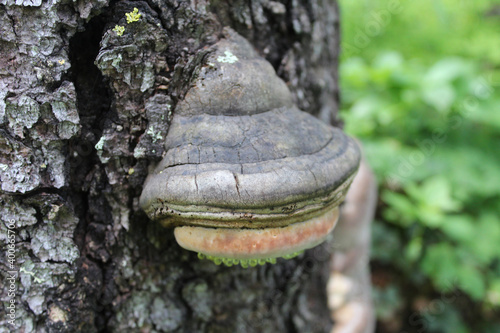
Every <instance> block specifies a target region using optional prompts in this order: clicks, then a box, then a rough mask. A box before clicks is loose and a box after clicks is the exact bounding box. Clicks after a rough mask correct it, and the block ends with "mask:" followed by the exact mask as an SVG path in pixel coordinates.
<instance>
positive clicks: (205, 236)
mask: <svg viewBox="0 0 500 333" xmlns="http://www.w3.org/2000/svg"><path fill="white" fill-rule="evenodd" d="M338 216H339V210H338V207H335V208H333V209H331V210H329V211H327V212H326V213H325V214H323V215H320V216H317V217H314V218H312V219H310V220H308V221H305V222H299V223H294V224H291V225H289V226H286V227H282V228H266V229H258V230H256V229H227V228H205V227H191V226H183V227H178V228H175V231H174V234H175V238H176V240H177V243H179V245H180V246H182V247H183V248H185V249H187V250H191V251H195V252H200V253H203V254H206V255H211V256H215V257H223V258H231V259H266V258H276V257H282V256H284V255H286V254H290V253H294V252H298V251H301V250H305V249H308V248H311V247H314V246H316V245H318V244H320V243H321V242H323V241H324V240H325V238H326V237H327V235H328V234H329V233H330V232H331V231H332V230H333V228H334V227H335V224H336V223H337V220H338Z"/></svg>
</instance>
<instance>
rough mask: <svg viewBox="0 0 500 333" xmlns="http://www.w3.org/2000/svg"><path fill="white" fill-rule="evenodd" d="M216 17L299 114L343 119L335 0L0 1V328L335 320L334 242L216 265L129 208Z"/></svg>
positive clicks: (247, 328) (184, 328)
mask: <svg viewBox="0 0 500 333" xmlns="http://www.w3.org/2000/svg"><path fill="white" fill-rule="evenodd" d="M134 8H137V9H138V12H139V13H140V14H141V16H140V17H139V18H138V20H136V21H134V22H130V23H127V19H126V14H127V13H131V12H133V10H134ZM116 26H121V27H123V28H124V31H123V34H121V35H120V29H118V28H117V29H115V27H116ZM224 27H231V28H232V29H234V30H235V31H237V32H238V33H239V34H240V35H242V36H243V37H245V38H246V39H247V40H248V41H250V43H251V44H252V45H253V46H254V47H255V49H256V50H257V51H258V52H259V53H260V54H261V55H262V56H263V57H265V58H266V59H267V60H268V61H269V62H270V63H271V64H272V65H273V67H274V68H275V70H276V71H277V73H278V75H279V76H280V77H281V78H282V79H283V80H285V82H286V83H287V85H288V87H289V88H290V89H291V91H292V94H293V97H294V100H295V103H296V104H297V105H298V107H299V108H300V109H302V110H304V111H307V112H309V113H312V114H313V115H315V116H318V117H319V118H320V119H322V120H324V121H326V122H329V123H332V124H337V118H336V113H337V105H338V87H337V56H338V52H339V46H338V38H339V30H338V10H337V4H336V2H335V1H333V0H331V1H327V0H314V1H310V0H292V1H269V0H253V1H247V0H236V1H222V0H219V1H218V0H213V1H210V2H208V1H203V0H202V1H195V0H193V1H175V0H149V1H109V0H96V1H83V0H78V1H69V0H68V1H66V0H59V1H41V0H24V1H13V0H11V1H9V0H3V1H0V55H1V57H0V152H1V153H0V179H1V196H0V202H1V203H2V204H1V208H0V218H1V220H2V224H1V228H2V232H1V233H0V239H1V240H2V256H1V257H0V272H1V274H2V276H1V278H2V280H1V281H2V282H3V283H4V286H7V284H8V282H6V281H7V280H6V279H7V277H8V276H9V275H8V274H9V273H7V272H8V271H12V268H11V267H10V266H11V264H12V263H11V262H9V261H8V257H7V256H6V255H3V253H7V252H6V251H7V247H6V244H7V241H8V238H7V237H8V236H7V229H8V228H9V226H12V224H9V223H10V222H13V223H14V225H15V226H14V227H13V228H11V229H13V230H14V231H15V232H16V242H15V249H16V252H15V262H14V263H13V266H14V270H15V271H17V272H18V275H17V278H16V288H17V290H16V296H15V300H16V303H15V304H16V308H15V316H16V319H15V320H14V323H13V324H11V323H9V320H10V318H9V317H8V314H9V311H8V309H7V306H8V304H10V303H9V300H10V299H11V298H9V295H8V288H7V287H3V288H1V290H0V295H1V296H2V301H3V307H4V309H3V310H4V311H1V313H0V323H1V325H0V332H9V331H11V330H14V331H20V332H118V331H124V332H326V331H329V330H330V329H331V327H332V325H333V323H332V322H331V319H330V311H329V309H328V306H327V301H326V295H325V288H326V282H327V280H328V274H329V272H330V268H329V262H330V257H331V255H332V253H331V250H330V249H332V248H333V247H332V245H331V244H328V243H326V244H324V245H321V246H319V247H317V248H315V249H312V250H309V251H306V253H305V254H304V255H301V256H299V257H298V258H295V259H292V260H288V261H286V260H280V261H279V262H278V263H277V264H275V265H266V266H261V267H255V268H248V269H243V268H240V267H231V268H227V267H221V266H216V265H214V264H213V263H212V262H209V261H200V260H198V259H197V258H196V254H194V253H190V252H187V251H184V250H182V249H181V248H180V247H179V246H178V245H177V244H176V242H175V241H174V239H173V235H172V230H169V229H164V228H162V227H161V226H159V225H158V224H156V223H153V222H151V221H149V219H148V218H147V217H146V215H145V214H144V213H143V212H142V211H141V210H140V208H139V206H138V198H139V195H140V193H141V190H142V184H143V182H144V180H145V178H146V176H147V174H148V171H149V170H150V169H151V168H153V167H154V166H155V164H156V163H158V161H159V160H160V159H161V157H162V154H163V153H164V148H163V145H162V143H163V139H164V138H165V136H166V133H167V131H168V125H169V121H170V119H171V116H172V113H173V112H175V107H176V104H177V103H178V101H180V100H182V98H183V95H184V93H185V92H186V90H187V89H188V88H189V82H190V80H191V78H192V77H193V75H196V72H197V70H198V69H199V66H200V65H201V64H202V61H203V57H204V55H205V52H206V47H207V46H210V45H213V44H214V43H215V42H217V41H218V40H219V39H220V38H221V36H222V31H223V28H224ZM299 125H300V124H297V126H299Z"/></svg>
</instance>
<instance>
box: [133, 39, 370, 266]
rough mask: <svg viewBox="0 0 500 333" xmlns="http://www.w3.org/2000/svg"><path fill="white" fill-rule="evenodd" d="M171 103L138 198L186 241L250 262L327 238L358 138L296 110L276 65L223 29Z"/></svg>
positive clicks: (229, 261)
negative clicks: (156, 158)
mask: <svg viewBox="0 0 500 333" xmlns="http://www.w3.org/2000/svg"><path fill="white" fill-rule="evenodd" d="M225 33H226V38H225V39H222V40H221V41H219V42H218V43H217V44H215V45H214V46H213V47H212V48H211V50H210V51H211V52H210V55H209V56H208V57H207V58H208V59H206V62H205V63H206V64H207V65H206V66H203V67H202V68H201V69H200V71H199V73H198V76H197V78H196V80H195V81H194V82H193V84H192V87H191V88H190V89H189V90H188V92H187V93H186V96H185V98H184V99H183V100H182V101H181V102H179V103H178V105H177V106H176V109H175V112H174V117H173V119H172V122H171V124H170V128H169V131H168V135H167V137H166V140H165V148H166V153H165V156H164V158H163V160H162V161H161V162H160V164H159V165H158V166H157V167H156V169H155V170H154V172H153V173H151V174H150V175H149V176H148V178H147V180H146V182H145V185H144V190H143V192H142V195H141V200H140V204H141V207H142V208H143V209H144V211H145V212H146V213H147V214H148V216H149V217H150V218H151V219H153V220H157V221H159V222H160V223H162V224H163V225H164V226H167V227H170V226H172V227H175V231H174V234H175V237H176V240H177V242H178V243H179V245H181V246H182V247H184V248H185V249H188V250H192V251H195V252H199V253H201V255H200V256H201V257H204V258H207V259H210V260H212V261H214V262H215V263H216V264H221V263H223V264H226V265H228V266H230V265H235V264H240V265H242V266H253V265H257V264H263V263H266V262H274V261H275V260H276V258H279V257H287V256H289V255H291V254H295V253H297V252H300V251H303V250H305V249H308V248H311V247H313V246H316V245H318V244H319V243H321V242H323V241H324V240H325V238H326V237H327V235H328V234H329V233H330V232H331V231H332V230H333V228H334V226H335V223H336V221H337V219H338V206H339V204H340V203H341V202H342V200H343V199H344V197H345V194H346V192H347V190H348V188H349V185H350V183H351V181H352V179H353V177H354V174H355V173H356V170H357V168H358V165H359V159H360V154H359V150H358V148H357V146H356V144H355V143H354V142H353V140H351V139H349V138H348V137H347V136H346V135H344V134H343V133H342V131H340V130H339V129H337V128H334V127H331V126H329V125H327V124H325V123H323V122H321V121H319V120H318V119H316V118H315V117H313V116H311V115H310V114H307V113H305V112H302V111H300V110H299V109H297V107H296V106H295V105H294V104H293V103H292V97H291V94H290V91H289V90H288V87H287V86H286V84H285V83H284V82H283V81H282V80H281V79H280V78H279V77H278V76H277V75H276V73H275V72H274V69H273V68H272V66H271V65H270V64H269V63H268V62H267V61H266V60H264V59H263V58H261V57H260V56H259V55H258V54H257V53H256V52H255V50H254V49H253V48H252V47H251V45H250V44H249V43H248V42H247V41H246V40H245V39H243V38H242V37H240V36H239V35H237V34H236V33H234V32H232V31H231V30H226V31H225Z"/></svg>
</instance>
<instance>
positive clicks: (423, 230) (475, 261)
mask: <svg viewBox="0 0 500 333" xmlns="http://www.w3.org/2000/svg"><path fill="white" fill-rule="evenodd" d="M340 8H341V12H342V28H343V36H342V38H343V43H342V48H343V53H342V57H341V66H340V80H341V89H342V110H341V116H342V118H343V119H344V121H345V130H346V132H347V133H349V134H351V135H354V136H356V137H358V138H360V139H361V140H362V141H363V143H364V148H365V153H366V156H367V159H368V161H369V162H370V164H371V166H372V167H373V168H374V171H375V173H376V174H377V177H378V180H379V185H380V192H379V193H380V203H379V211H378V213H377V221H376V223H375V226H374V233H373V238H374V240H373V242H374V246H373V251H372V252H373V255H372V256H373V262H374V264H377V263H378V264H381V265H385V266H384V267H389V268H390V269H391V270H393V271H394V272H397V273H398V274H402V276H399V279H400V280H401V281H404V282H400V284H399V287H400V288H401V286H402V285H405V286H408V285H411V286H412V287H414V288H417V289H416V290H417V292H416V293H415V290H413V291H412V295H413V296H412V297H414V298H415V297H417V298H418V297H420V298H423V299H427V300H429V301H431V300H436V298H437V299H439V298H440V297H441V296H443V295H449V294H450V293H453V291H454V290H459V291H460V292H461V293H463V297H465V298H467V300H469V301H472V302H473V303H472V304H474V311H473V312H474V313H475V316H474V318H473V319H470V318H466V317H467V316H466V314H467V311H469V310H468V309H466V308H464V306H463V303H464V302H463V301H462V302H459V301H450V302H446V304H445V305H446V306H445V309H446V311H444V310H443V311H442V312H440V313H439V316H438V315H436V314H435V315H432V313H431V314H430V317H429V313H428V312H426V311H424V310H421V309H420V310H419V309H417V313H418V314H419V316H420V317H418V318H420V319H419V320H421V322H419V320H413V322H415V323H417V322H418V323H417V324H418V325H417V324H415V325H412V324H411V322H412V320H411V318H409V319H408V318H407V319H403V321H404V322H402V323H401V325H402V327H407V328H408V327H409V328H412V326H414V328H415V327H420V326H421V325H424V324H425V330H424V331H425V332H489V331H491V332H500V324H499V319H498V317H500V315H499V313H500V46H499V44H498V43H499V41H500V1H491V0H479V1H478V0H475V1H458V0H432V1H431V0H421V1H403V0H401V1H399V0H386V1H382V0H341V1H340ZM395 285H396V283H395ZM395 285H391V286H390V288H389V289H387V288H385V289H387V290H390V295H391V296H388V295H389V294H387V292H386V293H385V294H384V291H383V290H382V289H383V288H377V286H376V289H375V290H376V292H375V298H376V301H380V302H379V305H380V307H384V306H385V307H388V308H389V309H391V304H392V305H393V307H392V308H393V310H394V311H401V305H400V304H399V303H400V301H392V302H385V301H384V300H387V299H394V298H395V297H396V296H395V295H400V296H399V297H401V298H404V297H405V290H400V291H398V292H395V291H394V290H392V289H391V288H395V287H397V286H395ZM428 285H430V286H431V289H426V288H427V287H426V286H428ZM418 288H422V289H421V292H418ZM377 295H385V296H380V297H379V296H377ZM436 295H438V296H436ZM443 297H444V296H443ZM469 305H470V304H469ZM407 308H408V309H406V311H407V312H408V313H412V311H414V310H415V304H407ZM384 311H385V312H384ZM379 313H386V314H385V315H384V317H387V311H386V310H383V309H379ZM492 314H496V319H492V317H493V318H495V316H494V315H492ZM410 317H411V315H410ZM426 318H431V319H427V320H426ZM419 325H420V326H419ZM422 332H423V331H422Z"/></svg>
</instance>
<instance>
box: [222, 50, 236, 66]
mask: <svg viewBox="0 0 500 333" xmlns="http://www.w3.org/2000/svg"><path fill="white" fill-rule="evenodd" d="M217 61H218V62H222V63H227V64H234V63H235V62H237V61H238V57H237V56H235V55H234V54H233V53H232V52H231V51H225V52H224V55H223V56H219V57H218V58H217Z"/></svg>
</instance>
